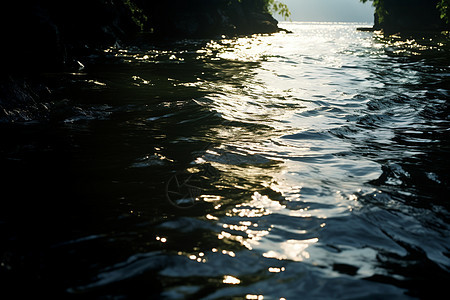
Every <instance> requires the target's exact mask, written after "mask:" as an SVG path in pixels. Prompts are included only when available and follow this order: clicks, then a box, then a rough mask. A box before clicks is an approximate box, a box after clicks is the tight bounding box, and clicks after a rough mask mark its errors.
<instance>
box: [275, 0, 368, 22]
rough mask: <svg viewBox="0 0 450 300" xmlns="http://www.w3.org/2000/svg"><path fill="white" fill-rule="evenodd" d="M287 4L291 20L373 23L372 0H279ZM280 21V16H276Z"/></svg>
mask: <svg viewBox="0 0 450 300" xmlns="http://www.w3.org/2000/svg"><path fill="white" fill-rule="evenodd" d="M281 2H283V3H285V4H287V6H288V7H289V9H290V11H291V13H292V16H291V19H292V21H329V22H368V23H373V12H374V8H373V7H372V2H370V3H369V2H368V3H365V4H363V3H361V2H360V1H359V0H281ZM277 18H278V19H279V20H280V21H281V20H282V18H280V17H277Z"/></svg>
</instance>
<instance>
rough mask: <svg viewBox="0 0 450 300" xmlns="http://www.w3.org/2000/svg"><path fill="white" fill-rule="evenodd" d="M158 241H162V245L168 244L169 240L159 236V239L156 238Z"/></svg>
mask: <svg viewBox="0 0 450 300" xmlns="http://www.w3.org/2000/svg"><path fill="white" fill-rule="evenodd" d="M156 240H157V241H160V242H161V243H165V242H167V239H166V238H165V237H160V236H157V237H156Z"/></svg>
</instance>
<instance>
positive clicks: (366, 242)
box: [1, 23, 450, 299]
mask: <svg viewBox="0 0 450 300" xmlns="http://www.w3.org/2000/svg"><path fill="white" fill-rule="evenodd" d="M358 26H361V24H353V23H282V24H281V27H284V28H286V29H288V30H290V31H292V33H290V34H287V33H278V34H274V35H262V36H261V35H255V36H252V37H241V38H234V39H221V40H213V41H203V40H200V41H199V40H185V41H181V42H177V43H171V44H170V45H160V46H158V47H145V46H143V47H141V48H133V47H130V48H126V47H123V48H120V49H117V48H111V49H107V50H105V55H106V58H102V59H100V58H86V61H85V62H82V63H83V65H85V69H82V70H80V73H73V74H64V76H63V78H64V79H58V80H60V81H57V79H56V78H54V77H51V75H49V77H50V78H49V80H50V81H52V82H53V83H54V82H57V83H58V84H60V85H63V86H64V88H62V89H61V90H60V91H59V92H58V93H60V95H61V96H60V97H61V98H67V99H68V100H64V101H62V102H57V101H56V100H55V103H51V104H50V106H51V107H55V109H54V110H53V111H52V110H51V113H50V116H49V121H46V122H41V123H39V124H29V125H27V126H28V127H26V126H25V127H23V126H22V127H21V126H18V127H14V126H12V125H11V126H12V128H9V129H8V130H15V131H17V132H20V133H22V134H23V133H24V132H25V134H26V135H27V136H28V139H27V140H26V141H24V140H16V139H14V138H13V137H9V140H8V141H9V142H10V143H11V145H13V146H11V147H9V148H8V147H3V148H2V153H3V154H4V156H5V155H6V156H8V157H9V160H8V167H9V168H11V169H15V168H16V163H17V162H16V160H18V161H23V162H24V163H23V164H25V165H26V167H23V166H22V165H20V166H21V168H22V167H23V168H25V170H27V169H26V168H28V167H27V166H28V165H30V166H31V167H30V168H44V167H45V168H50V171H51V172H54V173H53V174H52V175H48V176H50V177H49V180H50V182H55V180H56V183H55V184H59V186H58V187H61V186H62V187H61V189H62V190H63V191H61V192H60V190H59V189H58V191H56V190H53V191H51V192H50V193H49V195H48V197H49V198H48V199H49V200H48V201H46V202H45V203H43V204H42V206H41V204H39V205H36V204H34V206H36V209H37V211H39V213H40V215H39V217H36V215H34V214H30V213H29V214H25V216H23V215H22V214H18V213H17V214H18V215H20V218H23V219H19V220H17V219H16V220H14V222H19V223H20V222H26V221H29V220H32V221H33V220H34V221H36V219H41V218H42V219H45V220H46V222H48V223H49V225H44V224H41V225H39V226H38V229H29V230H31V232H33V230H37V231H38V232H44V233H43V234H44V235H45V236H46V238H45V242H43V243H44V245H38V246H37V247H38V249H39V250H36V251H37V252H39V251H40V252H39V253H44V254H42V255H43V257H42V258H41V259H42V260H44V261H45V263H46V265H47V266H48V267H46V269H44V270H41V272H42V276H43V277H45V278H48V280H49V281H52V280H55V278H57V279H56V282H57V285H58V288H56V290H57V291H58V290H61V292H62V293H70V294H73V295H78V294H80V295H86V296H89V295H94V296H98V295H99V296H105V297H107V296H115V297H120V296H121V295H127V296H129V295H131V294H133V293H135V294H136V295H143V297H144V298H145V297H147V298H152V297H153V298H157V299H159V298H158V297H161V298H162V299H231V298H232V299H353V298H355V299H356V298H358V299H375V298H377V297H378V298H379V299H409V298H410V297H411V298H414V297H422V298H426V297H427V295H428V296H429V295H430V294H429V293H432V292H436V291H437V292H439V291H442V288H443V287H444V282H448V278H449V275H448V271H449V268H450V260H449V247H450V239H449V233H450V231H449V229H450V228H449V225H448V221H449V219H448V208H449V206H448V192H449V190H448V166H449V165H448V155H449V151H450V150H449V149H450V148H449V140H448V128H449V119H448V116H449V108H448V100H449V90H450V86H449V82H450V81H449V78H450V77H449V76H450V67H449V62H450V56H449V52H448V51H449V48H448V47H447V46H448V45H447V44H446V42H445V40H444V41H442V40H439V37H427V38H416V39H414V38H409V39H402V38H400V37H395V36H394V37H391V38H384V37H382V36H381V35H378V34H377V33H370V32H360V31H357V30H356V28H357V27H358ZM168 49H169V50H168ZM61 82H63V83H61ZM58 95H59V94H58ZM1 130H2V132H3V131H5V130H6V129H4V128H2V129H1ZM3 149H6V150H3ZM41 157H43V158H44V159H42V158H41ZM13 159H16V160H13ZM55 174H56V175H55ZM57 174H65V176H67V178H65V179H62V178H59V177H58V176H57ZM40 180H41V181H42V182H41V181H39V182H38V183H37V184H36V185H38V186H41V185H42V184H43V182H48V181H47V179H40ZM55 189H56V188H55ZM37 193H42V194H47V193H48V192H47V190H46V189H41V190H38V192H37ZM25 195H26V196H28V194H25ZM24 197H25V196H24ZM60 201H63V202H64V203H65V204H64V205H62V204H61V203H60ZM34 206H33V207H34ZM2 216H3V214H2ZM11 222H12V221H11ZM56 223H57V224H58V225H56ZM8 224H9V223H8ZM54 226H58V230H54ZM41 227H42V228H41ZM15 234H16V236H13V237H10V238H11V239H12V238H16V237H18V238H23V236H25V237H27V236H28V234H29V235H32V234H30V233H22V232H18V233H15ZM22 235H23V236H22ZM58 262H63V263H62V264H59V263H58ZM14 267H16V266H14V265H13V264H12V263H11V268H14ZM67 273H70V276H68V277H66V278H64V279H61V278H58V276H57V275H55V274H67ZM233 297H235V298H233Z"/></svg>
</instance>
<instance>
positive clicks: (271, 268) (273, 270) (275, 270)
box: [269, 267, 286, 273]
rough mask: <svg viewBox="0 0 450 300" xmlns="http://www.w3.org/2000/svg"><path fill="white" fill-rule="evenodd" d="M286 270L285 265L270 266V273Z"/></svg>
mask: <svg viewBox="0 0 450 300" xmlns="http://www.w3.org/2000/svg"><path fill="white" fill-rule="evenodd" d="M285 270H286V269H285V268H284V267H281V268H276V267H270V268H269V272H270V273H280V272H284V271H285Z"/></svg>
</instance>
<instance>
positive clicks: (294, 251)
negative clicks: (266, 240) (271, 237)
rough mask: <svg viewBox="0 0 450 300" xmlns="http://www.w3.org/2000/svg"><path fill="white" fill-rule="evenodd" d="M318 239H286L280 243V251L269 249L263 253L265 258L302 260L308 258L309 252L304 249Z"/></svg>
mask: <svg viewBox="0 0 450 300" xmlns="http://www.w3.org/2000/svg"><path fill="white" fill-rule="evenodd" d="M318 241H319V239H318V238H313V239H309V240H302V241H299V240H288V241H286V242H283V243H281V244H280V250H282V251H280V252H277V251H274V250H270V251H268V252H266V253H264V254H263V256H264V257H267V258H277V259H280V260H284V259H289V260H293V261H303V260H305V259H308V258H309V257H310V256H309V253H308V252H307V251H306V249H307V248H308V247H309V246H310V245H311V244H315V243H317V242H318Z"/></svg>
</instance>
